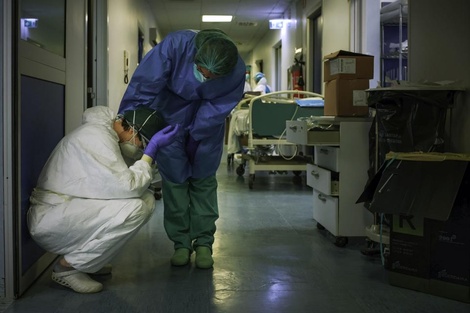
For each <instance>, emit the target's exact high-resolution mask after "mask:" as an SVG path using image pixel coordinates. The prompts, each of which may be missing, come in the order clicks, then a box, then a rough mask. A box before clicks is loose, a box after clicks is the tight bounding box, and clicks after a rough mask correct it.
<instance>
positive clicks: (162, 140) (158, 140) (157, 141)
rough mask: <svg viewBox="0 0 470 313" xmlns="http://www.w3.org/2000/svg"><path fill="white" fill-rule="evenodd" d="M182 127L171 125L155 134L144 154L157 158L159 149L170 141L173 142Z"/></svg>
mask: <svg viewBox="0 0 470 313" xmlns="http://www.w3.org/2000/svg"><path fill="white" fill-rule="evenodd" d="M179 129H180V125H179V124H176V125H169V126H167V127H165V128H163V129H162V130H160V131H159V132H157V133H156V134H155V135H153V136H152V139H150V141H149V143H148V144H147V147H145V150H144V154H146V155H148V156H149V157H151V158H152V159H155V156H156V154H157V151H158V149H160V148H163V147H165V146H168V145H169V144H170V143H172V142H173V139H174V138H175V137H176V134H178V131H179Z"/></svg>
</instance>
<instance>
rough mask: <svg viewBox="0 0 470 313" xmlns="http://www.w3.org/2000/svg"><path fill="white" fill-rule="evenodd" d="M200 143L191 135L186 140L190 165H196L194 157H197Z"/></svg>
mask: <svg viewBox="0 0 470 313" xmlns="http://www.w3.org/2000/svg"><path fill="white" fill-rule="evenodd" d="M199 143H200V141H196V140H194V138H193V137H192V136H191V135H188V138H187V140H186V154H187V155H188V159H189V163H191V164H194V157H195V156H196V151H197V147H199Z"/></svg>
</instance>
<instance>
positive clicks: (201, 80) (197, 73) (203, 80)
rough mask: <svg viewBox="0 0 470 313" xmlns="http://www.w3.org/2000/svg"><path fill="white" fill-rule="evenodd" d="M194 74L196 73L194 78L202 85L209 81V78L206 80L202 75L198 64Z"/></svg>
mask: <svg viewBox="0 0 470 313" xmlns="http://www.w3.org/2000/svg"><path fill="white" fill-rule="evenodd" d="M193 73H194V77H196V79H197V80H198V81H200V82H201V83H203V82H205V81H207V78H205V77H204V75H202V73H201V72H199V71H198V70H197V65H196V64H194V67H193Z"/></svg>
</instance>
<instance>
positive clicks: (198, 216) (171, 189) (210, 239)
mask: <svg viewBox="0 0 470 313" xmlns="http://www.w3.org/2000/svg"><path fill="white" fill-rule="evenodd" d="M162 194H163V206H164V213H163V216H164V222H163V225H164V227H165V231H166V233H167V235H168V238H170V240H171V241H173V242H174V248H175V250H176V249H178V248H187V249H189V250H190V251H193V249H195V248H196V247H198V246H207V247H209V248H211V249H212V244H213V243H214V233H215V230H216V226H215V221H216V220H217V219H218V218H219V208H218V204H217V180H216V178H215V175H213V176H210V177H207V178H201V179H194V178H189V179H188V180H187V181H186V182H184V183H183V184H175V183H172V182H169V181H167V180H165V179H163V181H162Z"/></svg>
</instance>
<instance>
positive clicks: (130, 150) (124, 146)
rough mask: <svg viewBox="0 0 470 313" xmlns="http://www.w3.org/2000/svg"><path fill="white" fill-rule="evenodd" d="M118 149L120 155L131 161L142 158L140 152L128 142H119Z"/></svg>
mask: <svg viewBox="0 0 470 313" xmlns="http://www.w3.org/2000/svg"><path fill="white" fill-rule="evenodd" d="M119 148H121V153H122V155H123V156H125V157H126V158H129V159H132V160H138V159H140V158H142V155H143V153H142V150H141V149H139V147H137V146H136V145H135V144H133V143H132V142H130V141H124V142H121V143H120V144H119Z"/></svg>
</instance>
